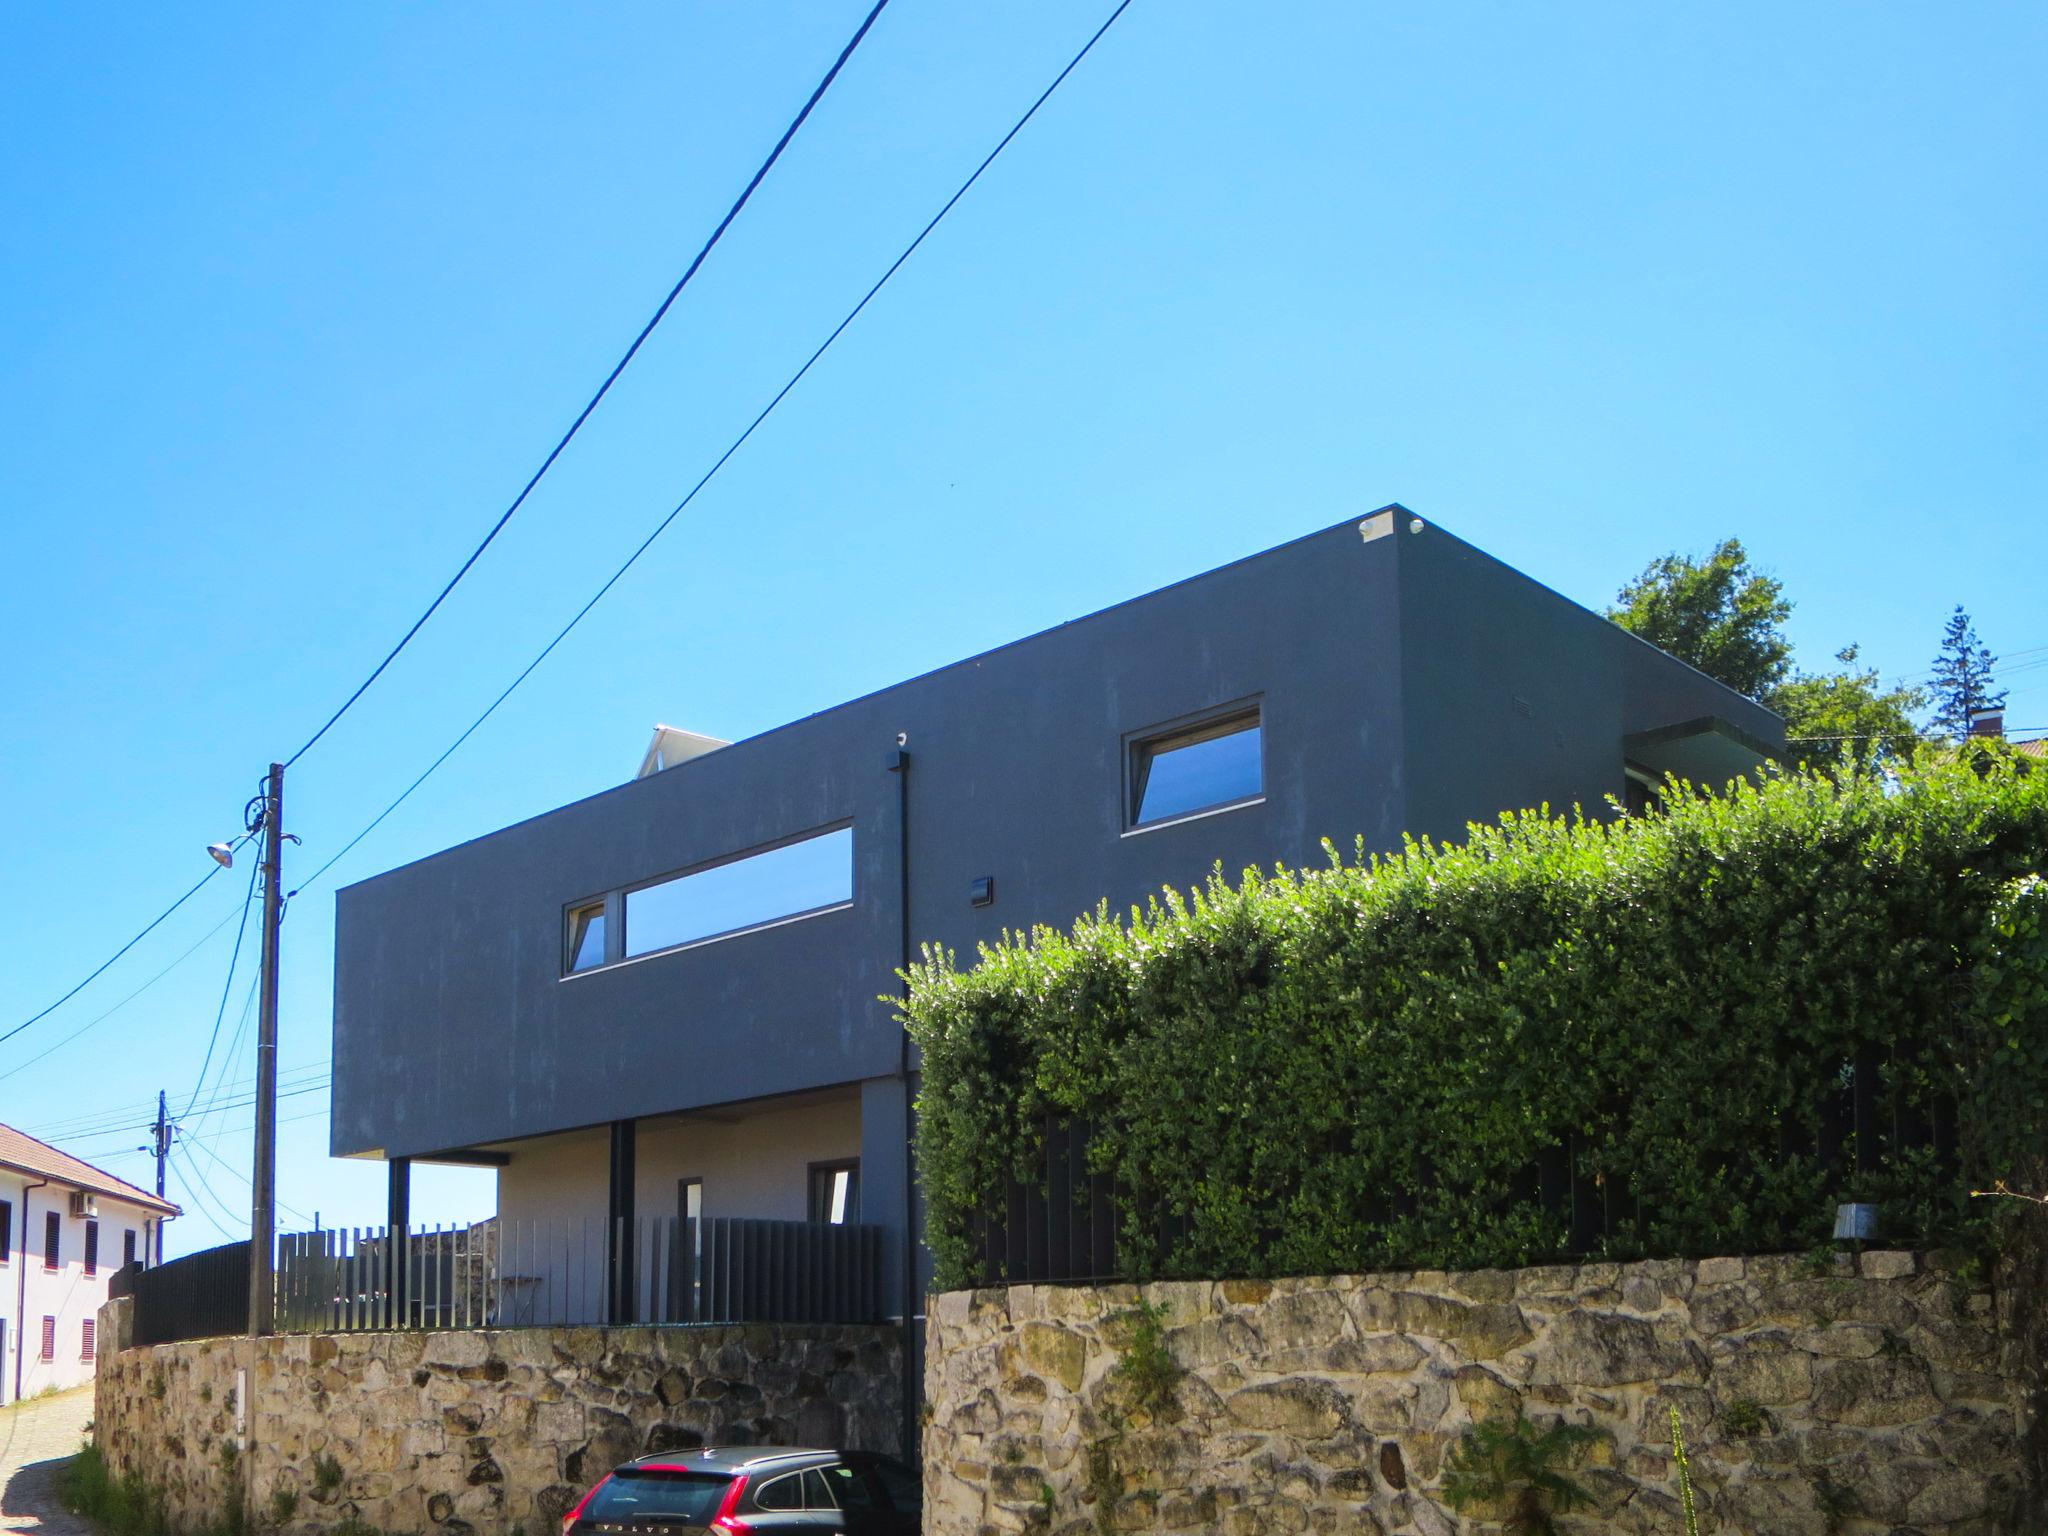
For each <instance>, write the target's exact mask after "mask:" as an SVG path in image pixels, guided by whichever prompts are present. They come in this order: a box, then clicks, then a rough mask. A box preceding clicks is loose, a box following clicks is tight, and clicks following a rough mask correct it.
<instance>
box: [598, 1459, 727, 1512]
mask: <svg viewBox="0 0 2048 1536" xmlns="http://www.w3.org/2000/svg"><path fill="white" fill-rule="evenodd" d="M731 1482H732V1480H731V1479H730V1478H729V1477H727V1476H726V1475H725V1474H723V1473H719V1472H668V1471H659V1470H656V1469H654V1468H651V1467H650V1468H639V1467H622V1468H620V1469H619V1470H618V1471H617V1472H615V1473H613V1474H612V1479H611V1481H610V1482H608V1483H606V1484H604V1486H602V1487H601V1488H599V1489H598V1490H597V1492H595V1493H594V1494H592V1495H591V1496H590V1503H589V1504H588V1505H587V1506H585V1508H584V1511H583V1518H584V1519H585V1520H586V1521H588V1522H589V1523H590V1524H592V1525H709V1524H710V1523H711V1517H712V1516H713V1515H715V1514H717V1513H718V1505H719V1501H720V1500H722V1499H723V1498H724V1497H725V1491H726V1489H727V1488H728V1487H729V1486H731Z"/></svg>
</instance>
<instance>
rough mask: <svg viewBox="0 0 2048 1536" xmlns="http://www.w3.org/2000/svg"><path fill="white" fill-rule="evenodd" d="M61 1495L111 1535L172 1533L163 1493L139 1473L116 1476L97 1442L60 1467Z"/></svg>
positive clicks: (58, 1484)
mask: <svg viewBox="0 0 2048 1536" xmlns="http://www.w3.org/2000/svg"><path fill="white" fill-rule="evenodd" d="M56 1492H57V1497H58V1498H59V1499H61V1500H62V1501H63V1503H64V1507H65V1508H66V1509H68V1510H70V1511H71V1512H72V1513H73V1514H74V1515H83V1516H85V1517H86V1519H88V1520H90V1521H92V1522H93V1524H95V1525H96V1526H98V1527H99V1528H100V1529H101V1530H102V1531H104V1532H107V1533H108V1536H170V1529H171V1522H170V1516H169V1514H168V1512H167V1511H166V1509H165V1507H164V1500H163V1495H162V1494H161V1493H159V1492H158V1491H157V1490H156V1489H154V1488H151V1487H150V1486H149V1485H148V1484H147V1483H145V1482H143V1481H142V1479H141V1478H139V1477H116V1476H115V1475H114V1473H113V1469H112V1468H110V1467H109V1466H108V1465H107V1462H106V1458H105V1457H104V1456H103V1455H101V1454H100V1449H99V1447H98V1446H96V1445H87V1446H86V1447H85V1448H84V1449H82V1450H81V1451H79V1453H78V1454H77V1455H76V1456H74V1457H72V1458H71V1460H69V1461H68V1462H66V1463H65V1464H64V1465H63V1466H62V1467H59V1468H58V1469H57V1476H56Z"/></svg>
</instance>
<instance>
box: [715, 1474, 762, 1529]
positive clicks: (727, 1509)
mask: <svg viewBox="0 0 2048 1536" xmlns="http://www.w3.org/2000/svg"><path fill="white" fill-rule="evenodd" d="M746 1491H747V1480H746V1479H745V1478H744V1477H736V1478H734V1479H733V1480H732V1486H731V1487H730V1488H728V1489H726V1490H725V1497H724V1498H723V1499H721V1500H720V1501H719V1504H718V1513H717V1514H715V1515H713V1516H712V1517H711V1529H712V1530H714V1531H731V1532H733V1533H735V1536H745V1533H746V1532H748V1531H751V1530H752V1529H753V1527H752V1526H751V1525H749V1524H747V1522H746V1521H744V1520H742V1519H741V1518H740V1517H739V1516H738V1515H736V1514H734V1513H733V1511H734V1510H736V1509H738V1508H739V1507H740V1495H741V1494H743V1493H745V1492H746Z"/></svg>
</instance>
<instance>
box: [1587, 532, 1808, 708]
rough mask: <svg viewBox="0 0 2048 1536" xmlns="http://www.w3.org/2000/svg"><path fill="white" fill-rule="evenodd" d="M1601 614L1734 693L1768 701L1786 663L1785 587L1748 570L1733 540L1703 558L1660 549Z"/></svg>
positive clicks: (1787, 613)
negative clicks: (1613, 602)
mask: <svg viewBox="0 0 2048 1536" xmlns="http://www.w3.org/2000/svg"><path fill="white" fill-rule="evenodd" d="M1618 602H1619V606H1618V607H1614V608H1610V609H1609V610H1608V611H1607V617H1608V618H1610V619H1612V620H1614V622H1615V623H1617V624H1619V625H1620V626H1621V627H1622V628H1623V629H1626V630H1630V631H1632V632H1634V633H1635V634H1638V635H1641V636H1642V637H1643V638H1644V639H1645V640H1647V641H1649V642H1650V643H1651V644H1652V645H1654V646H1656V647H1658V648H1659V649H1660V650H1664V651H1668V652H1669V653H1670V654H1671V655H1673V656H1676V657H1677V658H1678V659H1679V660H1680V661H1684V662H1689V663H1691V664H1692V665H1693V666H1695V667H1698V668H1699V669H1700V670H1701V671H1702V672H1704V673H1706V674H1707V676H1709V677H1711V678H1714V679H1715V680H1716V681H1718V682H1723V683H1726V684H1727V685H1728V686H1729V687H1730V688H1733V689H1734V690H1735V691H1736V692H1737V693H1746V694H1748V695H1749V696H1750V697H1751V698H1753V699H1756V700H1759V701H1766V700H1767V699H1768V697H1769V695H1770V694H1771V692H1772V691H1773V690H1774V689H1775V688H1776V687H1777V686H1778V684H1779V683H1781V682H1783V681H1784V679H1785V677H1786V676H1787V674H1788V673H1789V672H1790V670H1791V666H1792V642H1791V641H1789V640H1787V639H1786V638H1785V631H1784V625H1785V620H1786V619H1787V618H1789V617H1791V614H1792V604H1791V603H1790V602H1788V601H1787V600H1786V598H1785V591H1784V588H1783V586H1782V585H1781V584H1780V583H1779V582H1777V581H1776V580H1774V579H1773V578H1772V577H1769V576H1766V575H1764V574H1763V573H1762V572H1760V571H1757V570H1755V569H1753V568H1752V567H1751V566H1750V563H1749V556H1748V555H1747V554H1746V553H1745V552H1744V551H1743V548H1742V541H1741V540H1739V539H1724V540H1722V541H1721V543H1719V544H1718V545H1716V546H1715V547H1714V552H1713V553H1712V554H1711V555H1709V556H1708V557H1707V558H1706V559H1704V560H1695V559H1693V558H1691V557H1690V556H1687V555H1676V554H1673V555H1664V556H1662V557H1661V558H1659V559H1656V560H1652V561H1651V562H1650V564H1649V565H1648V566H1647V567H1646V568H1645V569H1644V571H1643V573H1642V575H1640V576H1638V577H1637V578H1636V579H1635V580H1634V581H1632V582H1630V583H1629V584H1628V585H1627V586H1625V587H1623V588H1622V589H1621V593H1620V596H1619V598H1618Z"/></svg>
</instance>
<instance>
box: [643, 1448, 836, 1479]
mask: <svg viewBox="0 0 2048 1536" xmlns="http://www.w3.org/2000/svg"><path fill="white" fill-rule="evenodd" d="M839 1456H840V1453H839V1452H838V1451H827V1450H821V1449H819V1448H817V1447H815V1446H801V1445H732V1446H716V1445H707V1446H705V1447H704V1448H703V1449H702V1450H695V1451H684V1450H675V1451H655V1452H652V1453H651V1454H649V1455H646V1456H636V1457H634V1458H633V1459H632V1460H631V1461H628V1462H624V1463H621V1465H620V1466H619V1468H618V1470H619V1471H621V1472H623V1471H625V1470H626V1469H627V1468H628V1467H632V1468H639V1469H661V1470H674V1471H677V1472H720V1473H726V1474H734V1473H739V1472H766V1471H771V1470H772V1471H781V1470H782V1469H783V1468H785V1467H802V1466H811V1465H816V1464H818V1463H821V1462H827V1461H837V1460H838V1459H839Z"/></svg>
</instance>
